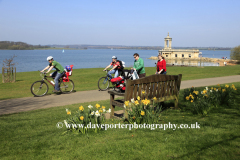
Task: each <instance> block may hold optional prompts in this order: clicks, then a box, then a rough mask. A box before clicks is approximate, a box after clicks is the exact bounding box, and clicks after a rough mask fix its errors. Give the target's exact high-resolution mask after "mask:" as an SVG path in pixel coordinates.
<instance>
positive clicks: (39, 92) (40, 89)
mask: <svg viewBox="0 0 240 160" xmlns="http://www.w3.org/2000/svg"><path fill="white" fill-rule="evenodd" d="M31 92H32V94H33V95H34V96H36V97H41V96H44V95H45V94H47V92H48V85H47V83H46V82H44V81H36V82H34V83H33V84H32V86H31Z"/></svg>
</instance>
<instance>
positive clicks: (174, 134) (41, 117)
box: [0, 83, 240, 160]
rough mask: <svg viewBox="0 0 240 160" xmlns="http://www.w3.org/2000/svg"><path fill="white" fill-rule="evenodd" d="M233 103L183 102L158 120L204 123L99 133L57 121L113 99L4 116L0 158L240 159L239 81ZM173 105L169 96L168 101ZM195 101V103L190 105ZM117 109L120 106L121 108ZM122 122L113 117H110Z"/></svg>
mask: <svg viewBox="0 0 240 160" xmlns="http://www.w3.org/2000/svg"><path fill="white" fill-rule="evenodd" d="M233 84H235V86H236V87H237V89H238V90H237V94H236V99H235V100H233V101H234V105H233V106H231V107H230V106H221V107H218V108H214V109H213V110H212V111H211V112H210V113H209V114H208V115H207V116H202V115H193V114H192V113H191V112H189V111H188V108H187V107H185V102H184V101H183V94H182V93H183V90H181V92H180V101H179V108H180V109H178V110H176V109H171V108H168V109H166V110H164V111H163V112H162V114H161V121H160V122H159V123H160V124H168V123H169V122H171V123H172V124H178V125H180V124H194V123H196V122H198V123H199V124H200V129H176V130H172V129H167V130H165V131H164V130H159V129H157V130H150V129H133V130H131V131H129V130H128V129H108V130H107V131H101V132H100V133H99V134H95V133H89V134H86V135H82V134H73V133H66V134H63V133H64V132H65V131H66V128H65V127H64V128H62V129H58V128H57V127H56V124H57V123H58V122H63V120H64V119H66V118H67V117H68V115H67V114H66V111H65V108H69V109H70V110H71V111H72V112H74V111H77V110H78V107H79V106H80V105H83V106H84V107H85V109H86V108H87V106H88V105H89V104H91V105H95V104H96V103H99V104H100V105H104V106H106V109H108V108H109V100H106V101H99V102H91V103H83V104H74V105H68V106H62V107H53V108H48V109H40V110H34V111H29V112H21V113H16V114H9V115H1V116H0V128H1V130H0V142H1V145H0V150H1V152H0V159H189V160H193V159H216V160H226V159H227V160H230V159H231V160H234V159H235V160H237V159H240V129H239V123H240V110H239V104H240V84H239V83H233ZM171 105H173V104H172V103H171V101H170V102H169V103H167V104H166V106H169V107H170V106H171ZM188 107H191V106H188ZM118 109H119V108H118ZM119 122H120V123H123V122H122V121H121V120H117V119H114V120H113V119H109V120H107V122H106V123H117V124H118V123H119Z"/></svg>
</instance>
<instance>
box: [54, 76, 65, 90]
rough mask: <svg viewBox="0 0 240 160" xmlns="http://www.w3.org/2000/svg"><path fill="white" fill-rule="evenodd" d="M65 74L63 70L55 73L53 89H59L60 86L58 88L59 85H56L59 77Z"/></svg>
mask: <svg viewBox="0 0 240 160" xmlns="http://www.w3.org/2000/svg"><path fill="white" fill-rule="evenodd" d="M64 74H65V72H63V73H58V72H57V75H56V77H55V79H54V82H55V87H54V88H55V90H57V91H59V90H60V88H59V86H58V81H59V79H60V78H61V77H62V76H63V75H64Z"/></svg>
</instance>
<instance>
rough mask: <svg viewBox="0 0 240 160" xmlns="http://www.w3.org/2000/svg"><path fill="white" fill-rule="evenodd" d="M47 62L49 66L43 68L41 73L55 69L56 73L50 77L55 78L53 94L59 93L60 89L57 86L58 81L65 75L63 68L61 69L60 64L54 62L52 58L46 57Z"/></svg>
mask: <svg viewBox="0 0 240 160" xmlns="http://www.w3.org/2000/svg"><path fill="white" fill-rule="evenodd" d="M47 61H48V62H49V65H48V66H47V67H46V68H44V69H43V70H42V71H41V72H44V71H45V70H47V69H48V71H47V72H46V73H48V72H50V71H51V70H52V69H53V68H55V69H56V71H55V72H53V73H52V75H51V76H52V77H55V79H54V82H55V87H54V90H53V92H59V91H60V88H59V85H58V81H59V79H60V78H61V77H62V76H63V75H64V74H65V71H64V68H63V67H62V65H61V64H60V63H58V62H57V61H54V60H53V57H52V56H49V57H47Z"/></svg>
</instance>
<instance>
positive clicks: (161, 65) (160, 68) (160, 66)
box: [155, 55, 167, 74]
mask: <svg viewBox="0 0 240 160" xmlns="http://www.w3.org/2000/svg"><path fill="white" fill-rule="evenodd" d="M158 59H159V60H158V62H157V71H156V73H155V74H167V68H166V61H165V59H164V57H163V56H162V55H158Z"/></svg>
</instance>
